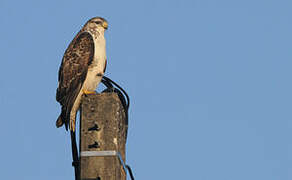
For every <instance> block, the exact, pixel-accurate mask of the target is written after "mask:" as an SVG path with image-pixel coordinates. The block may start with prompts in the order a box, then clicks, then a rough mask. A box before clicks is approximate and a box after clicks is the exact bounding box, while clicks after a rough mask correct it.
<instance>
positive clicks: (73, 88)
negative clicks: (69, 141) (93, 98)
mask: <svg viewBox="0 0 292 180" xmlns="http://www.w3.org/2000/svg"><path fill="white" fill-rule="evenodd" d="M107 28H108V23H107V21H106V20H105V19H104V18H101V17H94V18H92V19H90V20H89V21H87V22H86V24H85V25H84V26H83V28H82V29H81V30H80V31H79V33H78V34H77V35H76V37H75V38H74V39H73V40H72V42H71V43H70V44H69V47H68V48H67V50H66V51H65V54H64V56H63V59H62V63H61V66H60V69H59V77H58V81H59V82H58V88H57V93H56V100H57V101H58V102H59V103H60V105H61V106H62V109H61V114H60V116H59V117H58V119H57V121H56V126H57V127H61V126H62V125H63V124H65V127H66V130H68V126H69V129H70V131H73V132H75V121H76V113H77V111H78V109H79V106H80V101H81V97H82V95H83V94H95V93H96V92H95V90H96V88H97V86H98V84H99V83H100V81H101V79H102V77H103V75H104V72H105V69H106V63H107V62H106V42H105V38H104V32H105V30H106V29H107Z"/></svg>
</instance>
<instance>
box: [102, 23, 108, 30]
mask: <svg viewBox="0 0 292 180" xmlns="http://www.w3.org/2000/svg"><path fill="white" fill-rule="evenodd" d="M102 27H103V28H104V29H107V28H108V24H107V22H106V21H104V22H103V23H102Z"/></svg>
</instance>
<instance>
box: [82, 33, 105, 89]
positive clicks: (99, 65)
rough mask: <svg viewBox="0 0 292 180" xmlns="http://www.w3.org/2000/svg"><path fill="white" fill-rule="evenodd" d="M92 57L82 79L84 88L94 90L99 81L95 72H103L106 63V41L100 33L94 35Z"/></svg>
mask: <svg viewBox="0 0 292 180" xmlns="http://www.w3.org/2000/svg"><path fill="white" fill-rule="evenodd" d="M93 37H94V38H93V39H94V59H93V62H92V64H91V65H90V66H89V68H88V73H87V76H86V79H85V81H84V86H83V89H84V90H88V91H94V90H95V89H96V88H97V86H98V84H99V83H100V81H101V78H102V77H101V76H97V74H103V71H104V68H105V63H106V50H105V49H106V47H105V46H106V43H105V38H104V36H103V35H102V34H100V35H99V36H94V35H93Z"/></svg>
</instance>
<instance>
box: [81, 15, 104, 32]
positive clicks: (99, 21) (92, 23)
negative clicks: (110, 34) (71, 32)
mask: <svg viewBox="0 0 292 180" xmlns="http://www.w3.org/2000/svg"><path fill="white" fill-rule="evenodd" d="M85 26H87V27H89V28H96V29H101V30H105V29H107V28H108V23H107V21H106V20H105V19H104V18H102V17H94V18H92V19H90V20H89V21H87V23H86V24H85Z"/></svg>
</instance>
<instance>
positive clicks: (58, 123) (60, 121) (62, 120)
mask: <svg viewBox="0 0 292 180" xmlns="http://www.w3.org/2000/svg"><path fill="white" fill-rule="evenodd" d="M65 114H66V109H65V108H63V107H62V112H61V114H60V116H59V117H58V119H57V121H56V126H57V128H59V127H62V126H63V125H64V124H65V128H66V130H68V124H67V123H66V115H65Z"/></svg>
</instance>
